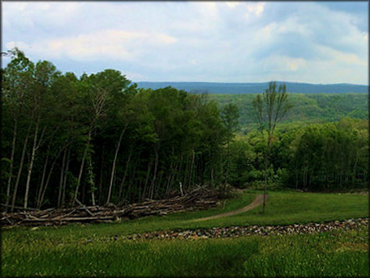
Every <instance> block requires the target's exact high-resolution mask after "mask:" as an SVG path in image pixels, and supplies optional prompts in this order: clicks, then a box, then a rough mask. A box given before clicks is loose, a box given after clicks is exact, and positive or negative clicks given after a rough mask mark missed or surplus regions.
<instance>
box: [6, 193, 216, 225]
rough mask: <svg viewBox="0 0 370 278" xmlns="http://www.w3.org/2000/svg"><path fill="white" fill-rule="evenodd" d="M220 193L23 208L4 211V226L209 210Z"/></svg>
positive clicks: (76, 221) (92, 221)
mask: <svg viewBox="0 0 370 278" xmlns="http://www.w3.org/2000/svg"><path fill="white" fill-rule="evenodd" d="M218 199H219V194H218V193H217V192H215V191H211V190H209V189H206V188H204V187H198V188H196V189H194V190H193V191H191V192H189V193H187V194H185V195H183V196H176V197H173V198H170V199H163V200H147V201H145V202H142V203H133V204H129V205H126V206H122V207H117V206H114V205H109V206H85V205H83V204H82V203H80V202H78V203H79V206H77V207H73V208H67V209H54V208H49V209H45V210H28V211H26V210H23V211H18V212H11V213H9V212H2V213H1V218H0V224H1V225H2V226H14V225H23V226H39V225H43V226H50V225H63V224H67V223H72V222H74V223H101V222H113V221H119V220H120V219H122V218H126V219H134V218H139V217H144V216H150V215H166V214H170V213H174V212H185V211H192V210H201V209H208V208H210V207H215V206H216V205H217V202H218Z"/></svg>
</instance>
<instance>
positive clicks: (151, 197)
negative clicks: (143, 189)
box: [150, 146, 159, 199]
mask: <svg viewBox="0 0 370 278" xmlns="http://www.w3.org/2000/svg"><path fill="white" fill-rule="evenodd" d="M154 154H155V161H154V172H153V179H152V183H151V185H150V199H153V193H154V186H155V180H156V178H157V170H158V160H159V159H158V157H159V155H158V147H157V146H155V147H154Z"/></svg>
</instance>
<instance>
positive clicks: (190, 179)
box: [189, 149, 195, 186]
mask: <svg viewBox="0 0 370 278" xmlns="http://www.w3.org/2000/svg"><path fill="white" fill-rule="evenodd" d="M194 160H195V152H194V149H193V150H192V156H191V165H190V173H189V186H192V185H193V180H192V175H193V167H194Z"/></svg>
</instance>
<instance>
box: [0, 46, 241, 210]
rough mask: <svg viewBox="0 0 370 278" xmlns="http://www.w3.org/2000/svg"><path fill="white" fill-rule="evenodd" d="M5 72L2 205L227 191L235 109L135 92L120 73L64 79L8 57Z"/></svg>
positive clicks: (44, 66)
mask: <svg viewBox="0 0 370 278" xmlns="http://www.w3.org/2000/svg"><path fill="white" fill-rule="evenodd" d="M8 55H10V56H11V61H10V62H9V64H8V65H7V66H6V68H5V69H4V70H3V72H2V91H3V98H2V101H3V115H2V123H3V128H2V139H3V140H2V150H3V152H2V169H3V170H2V173H1V178H2V182H3V184H5V186H2V191H1V194H2V197H3V198H2V199H3V200H4V204H5V207H7V208H10V209H11V210H12V209H14V207H16V206H21V207H24V208H28V207H36V208H42V207H47V206H53V207H65V206H71V205H74V204H76V203H81V202H82V203H84V204H92V205H98V204H99V205H107V204H110V203H114V204H120V205H122V204H125V203H129V202H136V201H142V200H144V199H146V198H150V199H152V198H164V197H167V196H170V195H171V194H175V192H179V191H181V194H183V193H184V192H186V191H187V190H188V189H189V188H190V187H192V186H194V185H204V184H208V185H209V186H211V187H216V186H219V185H220V184H223V183H225V171H224V167H223V163H222V160H223V158H224V156H225V155H226V154H227V152H226V148H225V144H227V142H230V141H231V139H232V137H233V133H234V130H235V127H236V125H237V120H236V119H237V117H238V114H237V111H236V109H235V106H234V105H227V106H225V107H224V108H223V109H220V108H219V107H218V105H217V103H216V102H214V101H209V100H208V98H207V97H206V96H205V95H191V94H188V93H187V92H185V91H181V90H176V89H174V88H171V87H168V88H163V89H158V90H151V89H146V90H144V89H139V88H137V85H136V84H133V83H131V81H129V80H128V79H126V77H125V76H124V75H122V74H121V73H120V72H119V71H116V70H105V71H102V72H99V73H96V74H90V75H87V74H83V75H82V76H81V77H79V78H77V77H76V76H75V75H74V74H73V73H65V74H62V73H60V72H59V71H58V70H57V69H56V67H55V66H54V65H53V64H51V63H50V62H48V61H39V62H37V63H33V62H32V61H30V60H29V59H28V58H27V57H26V56H25V55H24V53H23V52H21V51H20V50H18V49H14V50H12V51H9V52H8Z"/></svg>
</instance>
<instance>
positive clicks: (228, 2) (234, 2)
mask: <svg viewBox="0 0 370 278" xmlns="http://www.w3.org/2000/svg"><path fill="white" fill-rule="evenodd" d="M225 4H226V6H228V7H229V8H232V9H233V8H235V7H236V6H238V5H239V4H240V3H239V2H237V1H226V2H225Z"/></svg>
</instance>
